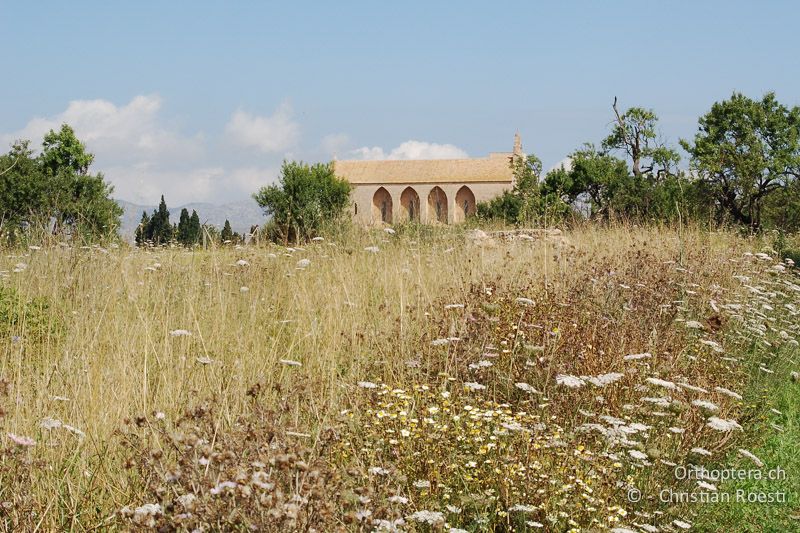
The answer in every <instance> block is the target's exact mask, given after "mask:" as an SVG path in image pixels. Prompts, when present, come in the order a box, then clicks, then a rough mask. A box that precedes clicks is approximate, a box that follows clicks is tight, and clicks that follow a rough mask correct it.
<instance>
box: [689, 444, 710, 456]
mask: <svg viewBox="0 0 800 533" xmlns="http://www.w3.org/2000/svg"><path fill="white" fill-rule="evenodd" d="M691 452H692V453H693V454H695V455H705V456H707V457H709V456H711V452H710V451H708V450H706V449H705V448H700V447H699V446H698V447H697V448H692V449H691Z"/></svg>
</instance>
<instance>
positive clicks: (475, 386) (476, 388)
mask: <svg viewBox="0 0 800 533" xmlns="http://www.w3.org/2000/svg"><path fill="white" fill-rule="evenodd" d="M464 388H465V389H469V390H471V391H479V390H483V389H485V388H486V385H481V384H480V383H475V382H474V381H468V382H467V383H464Z"/></svg>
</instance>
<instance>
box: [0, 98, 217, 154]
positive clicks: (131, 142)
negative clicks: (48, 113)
mask: <svg viewBox="0 0 800 533" xmlns="http://www.w3.org/2000/svg"><path fill="white" fill-rule="evenodd" d="M160 109H161V98H160V97H158V96H157V95H147V96H146V95H141V96H136V97H134V98H133V99H132V100H131V101H130V102H129V103H128V104H126V105H123V106H116V105H114V104H113V103H111V102H109V101H107V100H73V101H72V102H70V103H69V105H68V106H67V109H66V110H65V111H64V112H62V113H59V114H57V115H55V116H53V117H49V118H42V117H36V118H34V119H32V120H31V121H30V122H28V124H27V125H26V126H25V127H24V128H23V129H22V130H20V131H17V132H14V133H10V134H6V135H2V136H0V139H2V141H3V144H5V145H8V144H10V143H11V142H13V141H14V140H17V139H30V140H31V141H32V145H34V147H36V146H38V143H39V140H40V139H42V137H43V136H44V135H45V133H47V132H48V131H49V130H51V129H53V130H58V129H59V128H60V127H61V125H62V124H64V123H66V124H69V125H70V126H72V128H73V129H74V130H75V133H76V134H77V136H78V138H79V139H81V140H82V141H84V142H85V143H86V145H87V147H88V148H89V150H90V151H92V152H94V153H95V154H97V156H98V158H102V160H105V161H115V162H121V161H130V162H135V161H137V160H141V159H148V160H153V159H160V158H175V157H182V158H194V157H197V156H198V155H199V154H200V153H201V152H202V150H203V136H202V134H200V133H198V134H196V135H194V136H189V137H187V136H183V135H181V134H180V133H179V132H177V131H175V130H173V129H170V128H167V127H165V126H164V125H162V124H161V123H160V121H159V117H158V112H159V111H160Z"/></svg>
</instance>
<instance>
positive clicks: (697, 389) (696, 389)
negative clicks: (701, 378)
mask: <svg viewBox="0 0 800 533" xmlns="http://www.w3.org/2000/svg"><path fill="white" fill-rule="evenodd" d="M678 386H679V387H682V388H684V389H686V390H690V391H694V392H700V393H703V394H708V391H707V390H706V389H704V388H703V387H696V386H695V385H690V384H689V383H686V382H683V383H678Z"/></svg>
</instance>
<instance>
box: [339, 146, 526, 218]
mask: <svg viewBox="0 0 800 533" xmlns="http://www.w3.org/2000/svg"><path fill="white" fill-rule="evenodd" d="M515 157H520V158H521V157H524V154H523V153H522V143H521V141H520V137H519V134H517V135H515V136H514V150H513V151H512V152H495V153H490V154H489V156H488V157H484V158H475V159H432V160H385V161H369V160H367V161H362V160H358V161H355V160H351V161H334V170H335V172H336V175H337V176H339V177H340V178H345V179H346V180H347V181H349V182H350V183H351V184H352V185H353V192H352V193H351V205H350V209H351V213H352V215H353V218H354V220H356V221H358V222H361V223H364V224H376V223H397V222H406V221H409V220H415V221H418V222H422V223H436V222H439V223H443V224H452V223H458V222H463V221H464V220H465V219H466V217H468V216H469V215H473V214H475V206H476V204H477V203H478V202H484V201H486V200H491V199H492V198H494V197H495V196H498V195H500V194H502V193H503V191H505V190H508V189H511V188H512V187H513V186H514V174H513V172H512V170H511V162H512V160H513V159H514V158H515Z"/></svg>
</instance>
